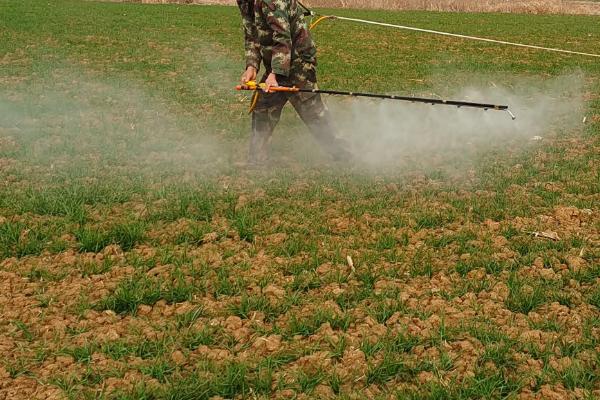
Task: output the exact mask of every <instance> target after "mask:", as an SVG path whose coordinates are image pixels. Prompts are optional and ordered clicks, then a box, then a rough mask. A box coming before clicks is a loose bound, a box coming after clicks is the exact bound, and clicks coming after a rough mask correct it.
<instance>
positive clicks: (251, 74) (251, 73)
mask: <svg viewBox="0 0 600 400" xmlns="http://www.w3.org/2000/svg"><path fill="white" fill-rule="evenodd" d="M256 72H257V71H256V68H254V67H253V66H248V68H246V71H244V73H243V74H242V77H241V79H240V80H241V82H242V85H245V84H246V83H248V82H250V81H255V80H256Z"/></svg>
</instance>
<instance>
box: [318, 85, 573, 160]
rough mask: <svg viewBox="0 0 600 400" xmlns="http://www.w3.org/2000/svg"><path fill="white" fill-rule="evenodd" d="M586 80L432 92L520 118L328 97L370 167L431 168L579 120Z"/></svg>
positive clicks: (343, 129) (521, 143)
mask: <svg viewBox="0 0 600 400" xmlns="http://www.w3.org/2000/svg"><path fill="white" fill-rule="evenodd" d="M482 81H483V80H482ZM487 82H489V81H487ZM583 85H584V77H583V75H582V74H579V73H576V74H570V75H565V76H561V77H558V78H554V79H550V80H547V81H544V82H541V81H539V80H537V81H536V80H525V79H520V80H519V81H516V82H514V83H513V84H512V85H511V86H507V87H501V86H498V85H490V84H489V83H488V84H487V85H486V84H485V83H484V82H482V83H481V84H472V85H470V86H467V87H464V88H460V89H448V88H444V89H440V90H439V91H435V90H434V91H433V92H434V93H440V92H442V93H445V94H447V95H445V96H444V98H447V99H457V100H465V101H474V102H490V103H494V104H499V105H509V106H510V109H511V110H512V111H513V112H514V113H515V115H516V116H517V119H516V120H515V121H513V120H512V119H511V118H510V116H509V115H508V113H506V112H500V111H491V110H490V111H483V110H479V109H469V108H461V109H457V108H456V107H450V106H443V105H436V106H430V105H424V104H412V103H405V102H397V101H392V100H388V101H369V100H362V99H352V100H350V101H343V100H339V99H335V100H334V99H329V101H328V104H329V107H330V108H331V110H332V113H333V114H334V115H335V117H336V122H337V125H338V127H339V128H340V131H341V132H342V133H343V136H345V137H346V138H347V139H348V140H349V141H350V142H351V143H352V144H353V146H354V147H355V149H356V152H357V155H358V158H359V159H360V160H362V161H364V162H365V163H366V164H367V165H371V166H374V167H386V166H394V165H398V164H399V163H402V162H403V161H405V162H411V163H412V164H413V165H414V164H415V163H416V164H418V165H424V166H427V164H430V163H433V162H434V161H435V160H437V159H439V158H440V157H441V158H445V159H456V160H458V159H463V160H464V159H469V158H470V157H475V156H477V155H478V154H481V153H482V152H485V151H487V150H491V149H494V148H498V147H499V148H503V147H504V145H506V144H509V143H511V144H513V145H514V144H516V146H517V148H518V147H526V146H528V145H529V144H530V143H531V142H532V141H536V140H540V137H542V138H544V137H548V136H553V135H556V134H557V133H559V132H560V131H561V130H564V129H571V128H573V127H576V126H578V124H579V125H580V124H581V121H582V118H583V115H582V113H583V100H582V93H583ZM423 95H426V96H427V97H433V96H432V93H425V94H423ZM332 100H333V101H332ZM542 140H543V139H542Z"/></svg>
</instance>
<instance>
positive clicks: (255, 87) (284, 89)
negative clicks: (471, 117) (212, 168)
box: [236, 81, 516, 120]
mask: <svg viewBox="0 0 600 400" xmlns="http://www.w3.org/2000/svg"><path fill="white" fill-rule="evenodd" d="M266 87H267V86H266V85H265V84H264V83H256V82H255V81H250V82H247V83H246V84H245V85H238V86H236V90H251V91H254V92H255V96H254V99H253V101H252V106H251V107H250V112H252V111H253V110H254V107H255V106H256V101H257V100H258V97H257V94H258V93H259V92H260V91H264V90H265V89H266ZM269 92H270V93H275V92H280V93H320V94H327V95H336V96H350V97H368V98H372V99H383V100H399V101H407V102H411V103H424V104H430V105H438V104H439V105H445V106H455V107H458V108H461V107H469V108H479V109H483V110H485V111H487V110H495V111H505V112H507V113H508V114H509V115H510V116H511V118H512V119H513V120H515V119H516V117H515V115H514V114H513V113H512V112H511V111H510V110H509V108H508V106H504V105H497V104H489V103H474V102H470V101H458V100H443V99H432V98H425V97H412V96H398V95H388V94H377V93H361V92H348V91H341V90H322V89H301V88H298V87H295V86H292V87H289V86H276V87H273V86H271V87H270V88H269Z"/></svg>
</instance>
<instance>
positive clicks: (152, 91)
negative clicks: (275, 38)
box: [0, 49, 239, 179]
mask: <svg viewBox="0 0 600 400" xmlns="http://www.w3.org/2000/svg"><path fill="white" fill-rule="evenodd" d="M190 53H192V52H190ZM207 53H209V52H208V50H206V49H204V50H203V49H200V50H199V51H194V52H193V54H190V57H189V58H190V61H189V72H188V74H187V75H183V76H175V77H173V81H174V82H175V84H177V85H178V86H179V88H181V89H180V90H181V91H183V92H186V93H189V94H188V95H187V96H188V97H186V98H185V100H187V99H189V97H190V96H194V95H195V96H197V97H198V99H199V100H197V103H199V104H198V105H197V106H195V104H197V103H193V104H194V105H192V106H190V105H189V104H188V103H185V102H178V99H177V97H175V96H173V95H172V94H171V93H164V92H161V91H160V90H156V88H151V87H149V86H148V85H147V84H146V83H144V82H143V81H141V80H139V79H131V78H130V77H126V76H125V75H121V76H118V77H116V76H111V77H108V76H103V75H98V74H97V73H92V72H89V71H85V70H78V69H76V68H69V67H61V68H56V69H55V70H52V71H51V72H50V73H49V75H50V76H44V77H40V78H37V79H36V80H35V81H30V82H23V83H20V84H17V85H14V86H13V87H11V88H10V90H8V89H7V90H4V91H3V92H2V93H0V115H1V116H2V117H1V118H0V158H1V157H2V156H5V157H6V158H7V159H12V160H18V161H19V162H20V163H24V164H25V165H28V166H30V167H32V168H37V169H38V171H36V172H37V174H36V175H37V176H38V177H39V179H44V177H47V178H50V179H52V178H54V177H55V176H57V175H60V174H63V175H73V174H75V175H79V176H86V175H96V174H99V173H101V172H102V171H103V172H107V171H110V174H116V175H139V174H142V175H145V174H159V175H163V176H172V177H181V176H183V175H185V174H187V173H192V174H196V175H198V174H206V175H209V174H212V173H214V172H216V171H218V170H219V169H223V168H227V167H228V166H229V165H230V164H231V160H232V159H233V158H235V157H237V156H238V155H237V153H238V151H239V149H238V148H237V146H235V145H233V143H232V141H230V140H228V139H227V137H226V135H222V134H221V135H220V134H219V133H223V132H226V131H227V130H228V126H227V124H226V123H225V122H224V121H227V118H226V117H225V116H224V115H223V114H225V113H221V118H220V119H218V120H217V119H215V118H214V115H215V114H217V112H216V111H215V109H218V108H222V109H224V110H227V109H228V108H230V107H229V105H230V104H231V99H230V98H231V93H230V92H231V91H230V90H229V87H230V86H231V85H232V84H233V82H234V81H233V77H232V76H230V75H231V74H229V71H228V70H227V69H226V68H223V65H226V64H228V62H227V63H226V62H225V60H220V59H218V58H217V57H214V56H213V57H212V58H209V57H208V56H207V57H203V54H207ZM213 53H214V52H213ZM216 78H218V79H219V82H225V83H223V84H222V86H221V87H220V89H219V88H216V87H213V86H210V85H207V84H206V81H209V80H210V81H213V80H214V79H216ZM218 90H223V91H224V90H227V93H219V92H218ZM207 92H208V93H207ZM204 99H209V100H208V101H205V100H204Z"/></svg>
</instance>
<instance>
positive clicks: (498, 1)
mask: <svg viewBox="0 0 600 400" xmlns="http://www.w3.org/2000/svg"><path fill="white" fill-rule="evenodd" d="M112 1H121V0H112ZM132 1H133V2H138V3H140V2H141V3H148V4H157V3H159V4H167V3H182V4H205V5H211V4H213V5H214V4H220V5H234V4H235V1H233V0H137V1H136V0H132ZM305 3H306V5H307V6H310V7H327V8H356V9H384V10H427V11H450V12H499V13H519V14H523V13H527V14H577V15H600V2H595V1H568V0H567V1H565V0H522V1H510V2H508V1H505V0H485V1H467V0H438V1H431V0H403V1H394V0H368V1H358V0H308V1H305Z"/></svg>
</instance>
